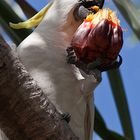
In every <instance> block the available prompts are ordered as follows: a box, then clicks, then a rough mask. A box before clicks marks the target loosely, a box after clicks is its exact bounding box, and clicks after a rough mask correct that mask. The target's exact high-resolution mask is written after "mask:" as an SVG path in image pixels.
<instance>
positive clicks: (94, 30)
mask: <svg viewBox="0 0 140 140" xmlns="http://www.w3.org/2000/svg"><path fill="white" fill-rule="evenodd" d="M106 11H107V10H106ZM106 11H105V12H106ZM102 12H104V11H103V10H102ZM109 12H110V10H108V17H107V18H104V17H103V18H102V17H100V18H99V16H102V14H100V15H99V14H98V16H97V17H98V18H97V19H96V17H94V18H93V19H92V20H85V21H84V22H83V23H82V24H81V25H80V26H79V28H78V29H77V31H76V33H75V35H74V37H73V39H72V42H71V46H72V47H73V48H74V51H75V53H76V55H77V57H78V58H79V60H81V61H83V62H85V63H90V62H93V61H95V60H96V59H97V58H100V59H101V65H100V66H101V67H105V66H108V65H110V64H112V63H113V62H114V61H115V60H116V59H117V56H118V54H119V52H120V50H121V48H122V45H123V34H122V29H121V27H120V25H119V24H117V23H114V20H113V18H112V17H111V18H112V19H111V18H110V16H109ZM111 16H112V15H111ZM113 16H114V15H113ZM115 18H116V17H115ZM94 20H99V21H95V22H93V21H94ZM94 23H96V24H94Z"/></svg>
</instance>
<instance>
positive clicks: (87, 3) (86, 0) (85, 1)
mask: <svg viewBox="0 0 140 140" xmlns="http://www.w3.org/2000/svg"><path fill="white" fill-rule="evenodd" d="M79 2H80V3H81V4H82V5H83V6H84V7H85V8H90V7H92V6H98V7H99V8H100V9H101V8H102V7H103V5H104V0H80V1H79Z"/></svg>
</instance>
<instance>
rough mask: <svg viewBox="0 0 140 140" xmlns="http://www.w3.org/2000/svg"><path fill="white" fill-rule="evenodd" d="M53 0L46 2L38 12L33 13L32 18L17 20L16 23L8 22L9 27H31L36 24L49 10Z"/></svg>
mask: <svg viewBox="0 0 140 140" xmlns="http://www.w3.org/2000/svg"><path fill="white" fill-rule="evenodd" d="M52 4H53V2H50V3H48V4H47V5H46V6H45V7H44V8H43V9H42V10H41V11H40V12H38V13H37V14H36V15H34V16H33V17H32V18H30V19H28V20H27V21H25V22H19V23H17V24H14V23H11V22H10V23H9V25H10V27H12V28H13V29H22V28H26V29H29V28H32V27H35V26H37V25H38V24H39V23H40V22H41V21H42V19H43V17H44V16H45V14H46V13H47V11H48V10H49V8H50V7H51V6H52Z"/></svg>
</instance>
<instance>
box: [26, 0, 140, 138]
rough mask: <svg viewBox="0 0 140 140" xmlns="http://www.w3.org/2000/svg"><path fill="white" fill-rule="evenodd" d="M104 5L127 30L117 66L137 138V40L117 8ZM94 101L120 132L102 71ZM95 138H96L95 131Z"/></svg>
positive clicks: (38, 1) (38, 0) (36, 1)
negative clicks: (100, 81)
mask: <svg viewBox="0 0 140 140" xmlns="http://www.w3.org/2000/svg"><path fill="white" fill-rule="evenodd" d="M27 1H28V2H29V3H31V4H32V5H33V6H34V7H35V8H36V9H37V10H40V9H41V8H42V7H43V6H45V5H46V4H47V2H48V1H47V0H27ZM132 1H133V2H135V4H136V5H138V7H140V1H139V0H132ZM105 7H109V8H111V9H114V10H115V11H116V12H117V13H118V16H119V19H120V21H121V25H122V28H123V29H126V30H127V31H125V32H124V45H123V49H122V51H121V55H122V57H123V64H122V66H121V68H120V69H121V73H122V77H123V81H124V86H125V90H126V95H127V100H128V103H129V108H130V112H131V117H132V122H133V127H134V132H135V136H136V140H139V138H140V121H139V118H140V109H138V106H140V101H139V100H140V93H139V88H140V76H139V72H140V61H139V59H140V56H139V55H140V42H139V41H138V40H137V39H136V37H135V36H134V34H133V32H132V31H131V29H130V27H129V26H128V24H127V23H126V22H125V20H124V18H123V17H122V16H121V14H120V13H119V11H118V10H117V8H116V7H115V6H114V4H113V2H112V1H111V0H106V3H105ZM95 104H96V106H97V107H98V109H99V111H100V113H101V114H102V115H103V117H104V119H105V121H106V123H107V126H108V128H110V129H112V130H115V131H116V132H119V133H120V134H122V129H121V126H120V121H119V118H118V115H117V110H116V108H115V104H114V101H113V97H112V93H111V89H110V85H109V81H108V78H107V75H106V73H103V81H102V83H101V84H100V85H99V86H98V87H97V89H96V91H95ZM124 111H125V110H124ZM95 140H100V139H99V138H98V137H97V136H96V135H95Z"/></svg>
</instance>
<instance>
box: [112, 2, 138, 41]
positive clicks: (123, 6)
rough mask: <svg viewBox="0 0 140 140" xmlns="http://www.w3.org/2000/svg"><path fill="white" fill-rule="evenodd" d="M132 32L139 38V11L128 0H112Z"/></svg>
mask: <svg viewBox="0 0 140 140" xmlns="http://www.w3.org/2000/svg"><path fill="white" fill-rule="evenodd" d="M113 2H114V3H115V5H116V6H117V8H118V9H119V11H120V12H121V14H122V15H123V16H124V18H125V19H126V21H127V22H128V24H129V25H130V27H131V28H132V30H133V31H134V33H135V34H136V35H137V37H138V38H139V39H140V22H139V21H140V11H139V9H137V7H136V6H135V5H134V3H133V2H132V1H130V0H113Z"/></svg>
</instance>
